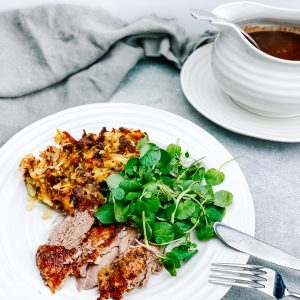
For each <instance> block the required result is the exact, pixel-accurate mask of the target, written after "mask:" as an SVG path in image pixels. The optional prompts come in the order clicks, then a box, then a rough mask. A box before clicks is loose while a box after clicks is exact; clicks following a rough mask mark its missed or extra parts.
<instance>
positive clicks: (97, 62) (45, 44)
mask: <svg viewBox="0 0 300 300" xmlns="http://www.w3.org/2000/svg"><path fill="white" fill-rule="evenodd" d="M209 40H211V35H210V34H209V33H207V34H204V35H203V36H202V37H201V38H199V39H197V40H189V39H188V38H187V37H186V35H185V33H184V30H183V28H181V27H180V26H179V25H178V23H177V22H176V20H174V19H163V18H158V17H156V16H148V17H144V18H142V19H140V20H137V21H135V22H134V23H132V24H127V23H126V22H124V21H122V20H120V19H117V18H115V17H113V16H111V15H110V14H109V13H108V12H107V11H105V10H103V9H101V8H94V7H93V8H91V7H83V6H73V5H47V6H42V7H36V8H32V9H23V10H14V11H9V12H4V13H1V14H0V49H1V52H0V114H1V115H0V134H1V135H0V146H1V145H2V144H3V143H4V142H5V141H6V140H7V139H8V138H9V137H11V136H12V135H13V134H15V133H16V132H17V131H19V130H20V129H21V128H23V127H25V126H26V125H28V124H30V123H32V122H33V121H35V120H38V119H40V118H41V117H44V116H46V115H49V114H51V113H53V112H56V111H59V110H62V109H65V108H68V107H72V106H76V105H81V104H87V103H94V102H105V101H108V100H109V98H110V96H111V95H112V94H113V92H114V91H115V90H116V89H117V87H118V86H119V84H120V83H121V81H122V80H123V79H124V77H125V76H126V74H127V73H128V71H129V70H130V69H131V68H132V67H134V66H135V65H136V63H137V62H138V61H139V60H140V59H141V58H145V57H164V58H166V59H167V60H168V61H170V62H172V63H174V65H175V66H176V67H178V68H180V67H181V66H182V64H183V62H184V61H185V59H186V58H187V56H188V55H189V54H190V53H191V52H192V51H193V50H194V49H195V48H196V47H197V46H199V45H201V44H203V43H205V42H207V41H209Z"/></svg>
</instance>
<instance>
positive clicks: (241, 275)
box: [211, 268, 267, 281]
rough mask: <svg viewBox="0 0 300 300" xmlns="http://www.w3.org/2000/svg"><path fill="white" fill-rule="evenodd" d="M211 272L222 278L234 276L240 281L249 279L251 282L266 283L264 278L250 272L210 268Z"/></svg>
mask: <svg viewBox="0 0 300 300" xmlns="http://www.w3.org/2000/svg"><path fill="white" fill-rule="evenodd" d="M211 271H213V272H215V273H220V274H223V275H224V276H230V277H232V278H233V277H234V276H238V277H239V278H241V279H245V280H246V279H249V280H252V281H266V280H267V279H266V278H264V277H261V276H259V275H261V274H255V273H254V272H251V271H240V270H232V269H229V270H228V269H222V268H211ZM213 275H217V274H213Z"/></svg>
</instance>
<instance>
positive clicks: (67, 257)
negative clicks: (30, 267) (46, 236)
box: [36, 245, 77, 293]
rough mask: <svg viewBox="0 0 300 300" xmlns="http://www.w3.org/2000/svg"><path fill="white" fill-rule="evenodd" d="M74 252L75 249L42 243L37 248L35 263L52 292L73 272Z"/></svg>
mask: <svg viewBox="0 0 300 300" xmlns="http://www.w3.org/2000/svg"><path fill="white" fill-rule="evenodd" d="M76 253H77V251H76V249H70V250H69V249H66V248H65V247H63V246H53V245H43V246H40V247H39V248H38V250H37V253H36V263H37V266H38V268H39V269H40V273H41V276H42V277H43V279H44V282H45V284H46V285H48V286H49V287H50V289H51V291H52V293H54V292H55V290H56V289H59V288H60V287H61V286H62V284H63V283H64V281H65V280H66V279H67V277H68V276H69V275H70V274H72V273H73V267H74V261H76Z"/></svg>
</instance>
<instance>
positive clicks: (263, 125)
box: [180, 44, 300, 143]
mask: <svg viewBox="0 0 300 300" xmlns="http://www.w3.org/2000/svg"><path fill="white" fill-rule="evenodd" d="M211 49H212V44H208V45H205V46H203V47H200V48H199V49H197V50H196V51H195V52H194V53H193V54H192V55H191V56H190V57H189V58H188V59H187V61H186V62H185V64H184V65H183V68H182V70H181V76H180V77H181V86H182V89H183V92H184V94H185V96H186V98H187V99H188V101H189V102H190V103H191V104H192V105H193V106H194V108H195V109H196V110H198V111H199V112H200V113H201V114H202V115H203V116H205V117H206V118H208V119H209V120H211V121H212V122H214V123H216V124H218V125H220V126H222V127H224V128H226V129H229V130H231V131H234V132H237V133H241V134H244V135H248V136H252V137H256V138H261V139H266V140H270V141H278V142H294V143H295V142H300V130H299V128H300V116H298V117H293V118H272V117H265V116H260V115H256V114H254V113H251V112H249V111H247V110H245V109H243V108H241V107H240V106H239V105H237V104H236V103H235V102H233V101H232V100H231V98H230V97H229V96H228V95H227V94H226V93H225V92H223V91H222V90H221V89H220V87H219V86H218V84H217V81H216V80H215V78H214V76H213V74H212V71H211V66H210V54H211Z"/></svg>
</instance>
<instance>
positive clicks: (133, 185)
mask: <svg viewBox="0 0 300 300" xmlns="http://www.w3.org/2000/svg"><path fill="white" fill-rule="evenodd" d="M141 186H142V179H141V178H133V179H131V180H124V181H122V182H120V188H122V189H123V190H125V191H126V192H133V191H136V190H137V189H138V188H140V187H141Z"/></svg>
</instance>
